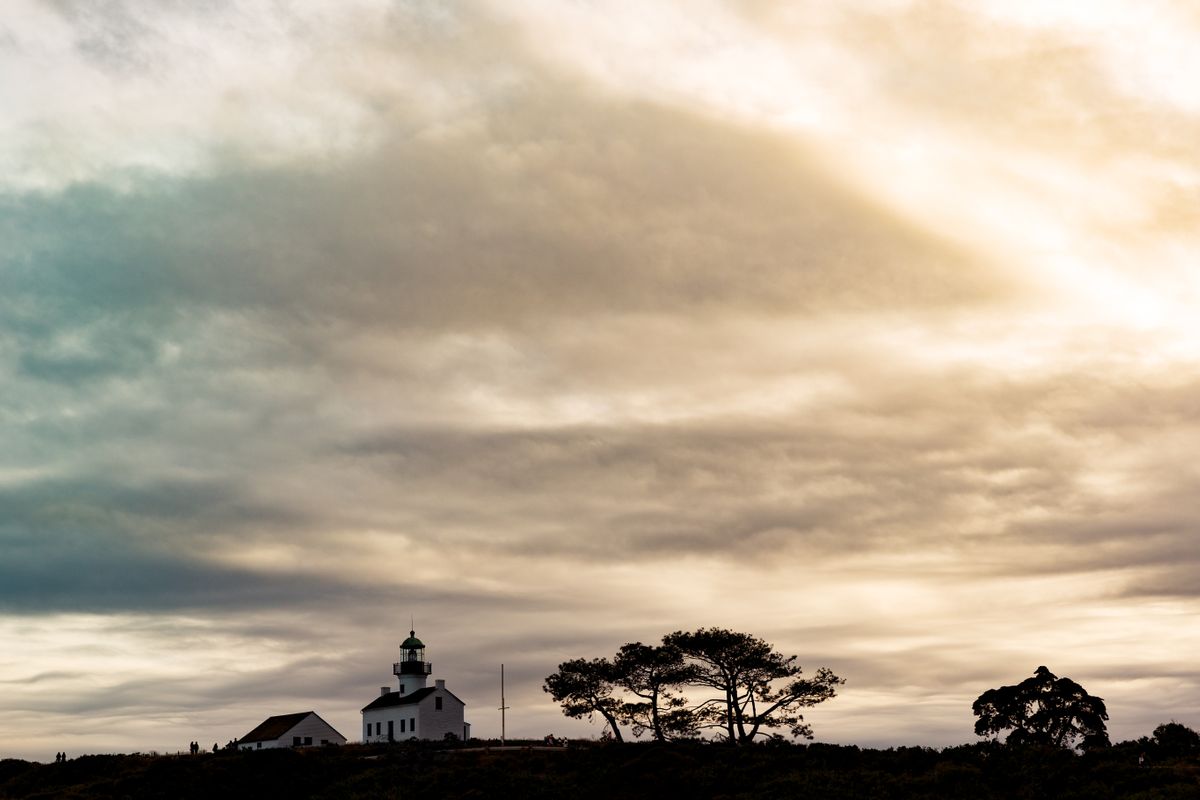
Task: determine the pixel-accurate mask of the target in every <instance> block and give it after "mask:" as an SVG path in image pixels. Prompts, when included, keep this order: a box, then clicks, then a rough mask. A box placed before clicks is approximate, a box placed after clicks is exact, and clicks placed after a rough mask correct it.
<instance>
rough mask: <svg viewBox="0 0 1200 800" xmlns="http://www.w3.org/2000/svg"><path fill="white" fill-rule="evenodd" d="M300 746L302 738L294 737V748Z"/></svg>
mask: <svg viewBox="0 0 1200 800" xmlns="http://www.w3.org/2000/svg"><path fill="white" fill-rule="evenodd" d="M299 746H300V737H299V736H293V737H292V747H299Z"/></svg>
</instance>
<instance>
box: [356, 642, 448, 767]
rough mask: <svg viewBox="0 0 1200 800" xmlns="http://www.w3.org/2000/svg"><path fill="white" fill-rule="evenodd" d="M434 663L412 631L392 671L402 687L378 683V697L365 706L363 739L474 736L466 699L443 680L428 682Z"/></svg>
mask: <svg viewBox="0 0 1200 800" xmlns="http://www.w3.org/2000/svg"><path fill="white" fill-rule="evenodd" d="M431 672H433V666H432V665H431V664H429V663H428V662H427V661H426V660H425V643H424V642H422V641H421V640H420V639H418V638H417V634H416V631H409V632H408V638H407V639H405V640H404V641H403V642H401V643H400V660H399V661H397V662H395V663H394V664H392V674H393V675H395V676H396V677H397V678H399V679H400V691H398V692H393V691H392V690H391V689H390V688H388V687H387V686H381V687H379V697H376V698H375V699H374V700H372V701H371V702H370V703H368V704H367V705H366V706H364V707H363V710H362V716H363V741H364V742H367V743H374V742H404V741H409V740H411V739H428V740H433V741H442V740H446V739H455V740H461V741H464V742H465V741H467V740H468V739H470V738H471V724H470V723H469V722H467V721H466V720H465V719H463V711H464V709H465V708H466V703H464V702H463V701H462V700H459V699H458V698H457V697H455V696H454V693H453V692H451V691H450V690H449V689H447V688H446V682H445V681H444V680H436V681H434V682H433V686H426V685H425V684H426V683H428V682H429V674H430V673H431Z"/></svg>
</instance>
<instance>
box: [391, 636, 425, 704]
mask: <svg viewBox="0 0 1200 800" xmlns="http://www.w3.org/2000/svg"><path fill="white" fill-rule="evenodd" d="M392 641H395V639H393V640H392ZM431 672H433V665H432V664H430V663H428V662H427V661H425V643H424V642H422V641H421V640H420V639H418V638H417V632H416V631H415V630H410V631H409V632H408V638H407V639H405V640H404V641H403V642H401V643H400V660H399V661H397V662H396V663H394V664H392V674H393V675H395V676H396V677H397V678H399V679H400V694H412V693H413V692H414V691H416V690H417V689H424V688H425V681H426V680H427V679H428V678H429V674H430V673H431Z"/></svg>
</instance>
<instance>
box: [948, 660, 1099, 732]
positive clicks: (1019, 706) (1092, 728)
mask: <svg viewBox="0 0 1200 800" xmlns="http://www.w3.org/2000/svg"><path fill="white" fill-rule="evenodd" d="M971 710H972V711H973V712H974V713H975V716H977V717H979V719H978V720H976V722H975V733H976V734H978V735H979V736H998V735H999V734H1000V733H1001V732H1003V731H1011V732H1010V733H1009V734H1008V739H1007V742H1008V743H1009V744H1044V745H1051V746H1053V747H1075V746H1079V747H1082V748H1083V749H1085V750H1086V749H1092V748H1096V747H1105V746H1108V744H1109V741H1108V731H1107V729H1106V727H1105V722H1106V721H1107V720H1108V709H1106V708H1105V706H1104V700H1103V699H1101V698H1099V697H1095V696H1094V695H1090V694H1088V693H1087V692H1086V691H1084V689H1083V687H1082V686H1080V685H1079V684H1078V683H1076V682H1075V681H1073V680H1071V679H1070V678H1059V677H1058V676H1056V675H1055V674H1054V673H1053V672H1051V671H1050V670H1048V669H1047V668H1046V667H1038V668H1037V671H1036V672H1034V674H1033V677H1031V678H1026V679H1025V680H1023V681H1021V682H1020V683H1018V684H1016V685H1015V686H1001V687H999V688H998V689H988V690H987V691H986V692H984V693H983V694H981V695H980V696H979V697H978V699H976V700H975V703H974V704H973V705H972V706H971Z"/></svg>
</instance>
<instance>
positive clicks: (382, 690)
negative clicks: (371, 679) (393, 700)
mask: <svg viewBox="0 0 1200 800" xmlns="http://www.w3.org/2000/svg"><path fill="white" fill-rule="evenodd" d="M391 693H392V690H391V689H390V688H388V687H387V686H380V687H379V696H380V697H383V696H384V695H385V694H391Z"/></svg>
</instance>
